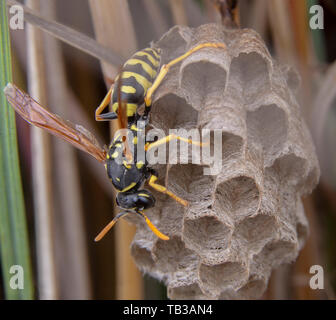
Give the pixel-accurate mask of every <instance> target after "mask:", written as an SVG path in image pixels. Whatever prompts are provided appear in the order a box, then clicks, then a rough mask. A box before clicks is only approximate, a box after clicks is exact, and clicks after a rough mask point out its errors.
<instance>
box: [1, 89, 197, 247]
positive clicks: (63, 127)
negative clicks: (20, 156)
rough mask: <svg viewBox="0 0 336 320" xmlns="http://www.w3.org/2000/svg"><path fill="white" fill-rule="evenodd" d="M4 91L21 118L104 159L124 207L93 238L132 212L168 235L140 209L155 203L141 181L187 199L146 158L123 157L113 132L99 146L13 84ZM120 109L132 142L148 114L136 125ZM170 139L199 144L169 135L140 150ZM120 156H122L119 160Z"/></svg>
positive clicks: (122, 144)
mask: <svg viewBox="0 0 336 320" xmlns="http://www.w3.org/2000/svg"><path fill="white" fill-rule="evenodd" d="M4 92H5V95H6V97H7V100H8V102H9V103H10V105H11V106H12V107H13V108H14V109H15V111H16V112H17V113H18V114H19V115H20V116H21V117H22V118H23V119H24V120H26V121H27V122H29V123H30V124H32V125H34V126H36V127H39V128H42V129H44V130H46V131H48V132H49V133H51V134H53V135H55V136H57V137H59V138H61V139H63V140H65V141H67V142H69V143H70V144H72V145H73V146H75V147H77V148H78V149H80V150H82V151H85V152H87V153H88V154H90V155H91V156H93V157H94V158H95V159H97V160H98V161H99V162H101V163H104V165H105V168H106V171H107V175H108V177H109V178H110V180H111V182H112V184H113V186H114V188H115V189H116V190H117V191H118V193H117V196H116V203H117V205H118V206H119V207H120V208H121V209H123V210H124V211H123V212H121V213H119V214H118V215H117V216H116V217H115V218H114V219H113V220H112V221H111V222H110V223H109V224H108V225H107V226H106V227H105V228H104V229H103V230H102V232H101V233H100V234H99V235H98V236H97V237H96V238H95V240H96V241H99V240H100V239H102V237H103V236H104V235H105V234H106V233H107V232H108V230H110V229H111V228H112V226H113V225H114V224H115V223H116V222H117V221H118V220H119V219H120V218H121V217H123V216H125V215H127V214H129V213H136V214H138V215H140V216H141V217H143V218H144V219H145V221H146V223H147V225H148V226H149V228H150V229H151V230H152V231H153V232H154V234H156V235H157V236H158V237H159V238H161V239H163V240H168V239H169V237H168V236H166V235H164V234H163V233H161V232H160V231H159V230H158V229H157V228H156V227H155V226H154V225H153V224H152V222H151V221H150V220H149V218H148V217H147V216H146V214H145V213H144V211H145V210H146V209H149V208H151V207H153V206H154V205H155V198H154V196H153V195H152V194H151V193H150V192H149V191H148V190H146V189H143V188H142V186H143V184H144V182H145V181H148V184H149V186H151V187H152V188H153V189H155V190H157V191H159V192H162V193H164V194H167V195H168V196H170V197H172V198H173V199H174V200H175V201H177V202H179V203H180V204H182V205H183V206H187V205H188V203H187V201H185V200H183V199H181V198H179V197H178V196H177V195H175V194H174V193H172V192H171V191H169V190H168V189H167V188H166V187H164V186H162V185H160V184H157V182H156V180H157V179H158V175H157V173H156V171H155V170H153V169H151V168H149V167H148V165H147V162H146V161H144V162H143V161H137V162H136V161H127V158H126V154H125V153H126V152H125V144H126V141H124V140H123V138H122V136H121V135H120V134H117V135H116V136H115V138H114V139H113V140H112V142H111V144H110V145H109V147H108V148H106V147H105V148H102V147H101V146H100V145H99V144H98V142H97V140H96V138H95V137H94V136H93V135H92V134H91V133H90V132H88V131H87V130H86V129H84V128H83V127H81V126H78V125H74V124H72V123H71V122H69V121H65V120H63V119H62V118H61V117H59V116H58V115H56V114H54V113H51V112H49V111H48V110H46V109H45V108H43V107H42V106H41V105H40V104H39V103H38V102H36V101H35V100H34V99H33V98H32V97H30V96H29V95H28V94H26V93H25V92H23V91H22V90H20V89H19V88H18V87H16V86H15V85H14V84H11V83H9V84H7V86H6V88H5V90H4ZM120 110H124V111H126V108H125V107H123V108H121V107H120V106H119V112H118V115H119V119H120V122H122V121H124V122H126V123H127V127H128V129H129V130H130V132H131V133H132V136H133V144H135V145H136V144H137V137H138V136H139V134H140V133H142V131H143V130H145V126H146V124H147V123H148V118H147V119H145V121H143V123H145V125H144V126H143V127H139V126H137V125H136V122H128V121H127V118H126V121H125V119H124V118H125V116H122V114H121V112H120ZM120 125H122V124H120ZM171 139H179V140H182V141H186V142H188V143H193V144H200V143H199V142H195V141H191V140H189V139H184V138H183V137H179V136H175V135H169V136H166V137H164V138H162V139H160V140H157V141H155V142H146V143H145V146H144V149H145V150H144V151H145V152H147V151H148V150H150V149H151V148H153V147H157V146H159V145H160V144H163V143H166V142H168V141H170V140H171ZM134 150H135V148H134ZM132 156H133V159H136V158H137V157H136V154H134V152H133V154H132ZM121 157H122V158H121ZM124 158H125V159H126V160H121V159H124ZM117 160H119V161H117Z"/></svg>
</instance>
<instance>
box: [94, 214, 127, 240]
mask: <svg viewBox="0 0 336 320" xmlns="http://www.w3.org/2000/svg"><path fill="white" fill-rule="evenodd" d="M127 214H129V212H127V211H125V212H121V213H119V214H117V215H116V216H115V217H114V218H113V220H112V221H111V222H110V223H109V224H107V225H106V227H105V228H104V229H103V230H102V231H100V233H99V234H98V236H97V237H95V239H94V240H95V241H96V242H98V241H100V240H101V239H103V238H104V237H105V235H106V233H108V232H109V231H110V230H111V228H112V227H113V226H114V225H115V224H116V222H117V221H118V220H119V219H120V218H122V217H123V216H126V215H127Z"/></svg>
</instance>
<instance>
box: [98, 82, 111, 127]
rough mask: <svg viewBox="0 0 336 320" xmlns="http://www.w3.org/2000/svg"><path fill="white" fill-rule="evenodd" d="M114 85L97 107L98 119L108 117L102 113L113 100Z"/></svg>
mask: <svg viewBox="0 0 336 320" xmlns="http://www.w3.org/2000/svg"><path fill="white" fill-rule="evenodd" d="M112 90H113V86H111V88H110V90H109V91H108V93H107V94H106V96H105V98H104V100H103V101H102V102H101V104H100V106H99V107H98V108H97V109H96V121H104V120H106V119H103V118H101V116H100V114H101V113H102V112H103V111H104V109H105V108H106V107H107V106H108V105H109V103H110V101H111V95H112Z"/></svg>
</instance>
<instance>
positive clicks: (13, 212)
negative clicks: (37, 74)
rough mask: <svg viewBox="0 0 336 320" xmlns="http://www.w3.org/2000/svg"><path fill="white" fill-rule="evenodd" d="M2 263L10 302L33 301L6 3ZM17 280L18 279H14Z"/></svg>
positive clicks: (0, 159)
mask: <svg viewBox="0 0 336 320" xmlns="http://www.w3.org/2000/svg"><path fill="white" fill-rule="evenodd" d="M0 16H1V17H0V50H1V56H0V69H1V73H0V88H1V90H0V172H1V174H0V190H1V192H0V203H1V206H0V258H1V259H0V260H1V267H2V274H3V279H4V289H5V296H6V298H7V299H33V297H34V289H33V277H32V269H31V262H30V250H29V242H28V234H27V227H26V217H25V208H24V200H23V191H22V185H21V175H20V170H19V160H18V149H17V141H16V140H17V139H16V127H15V117H14V111H13V110H12V109H11V108H10V107H9V105H8V103H7V101H6V98H5V95H4V93H3V90H2V89H3V88H4V87H5V85H6V84H7V83H8V82H11V81H12V66H11V51H10V42H9V30H8V22H7V10H6V3H5V1H1V2H0ZM13 265H19V266H21V267H22V268H23V272H24V273H23V276H24V278H23V289H13V288H12V287H11V285H10V284H11V283H10V281H11V280H12V282H13V283H12V284H14V285H15V284H18V283H19V281H14V280H15V275H17V276H18V271H17V270H16V271H15V270H12V272H13V271H14V273H13V274H11V273H10V268H11V267H12V266H13ZM13 277H14V278H13Z"/></svg>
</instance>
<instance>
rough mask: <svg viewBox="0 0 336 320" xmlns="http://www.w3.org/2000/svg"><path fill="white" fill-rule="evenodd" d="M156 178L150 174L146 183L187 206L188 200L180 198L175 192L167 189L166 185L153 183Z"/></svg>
mask: <svg viewBox="0 0 336 320" xmlns="http://www.w3.org/2000/svg"><path fill="white" fill-rule="evenodd" d="M157 179H158V177H156V176H154V175H151V177H150V178H149V181H148V184H149V185H150V186H151V187H152V188H153V189H155V190H156V191H159V192H162V193H164V194H166V195H168V196H169V197H171V198H173V199H174V200H175V201H176V202H178V203H180V204H182V205H183V206H185V207H187V206H188V205H189V203H188V201H186V200H183V199H181V198H180V197H178V196H177V195H176V194H174V193H172V192H171V191H169V190H168V189H167V188H166V187H164V186H161V185H160V184H157V183H155V181H156V180H157Z"/></svg>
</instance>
